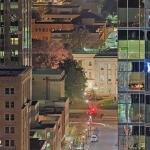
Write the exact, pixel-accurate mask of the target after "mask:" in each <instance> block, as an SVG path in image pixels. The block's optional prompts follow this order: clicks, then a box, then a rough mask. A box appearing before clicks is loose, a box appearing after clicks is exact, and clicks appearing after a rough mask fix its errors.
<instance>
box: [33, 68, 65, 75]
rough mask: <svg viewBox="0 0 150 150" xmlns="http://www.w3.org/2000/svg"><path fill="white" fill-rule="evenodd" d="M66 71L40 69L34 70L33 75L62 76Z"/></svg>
mask: <svg viewBox="0 0 150 150" xmlns="http://www.w3.org/2000/svg"><path fill="white" fill-rule="evenodd" d="M63 71H64V70H63V69H60V68H58V69H52V68H40V69H33V74H51V75H55V74H57V75H58V74H61V73H62V72H63Z"/></svg>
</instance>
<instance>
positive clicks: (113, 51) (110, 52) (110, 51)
mask: <svg viewBox="0 0 150 150" xmlns="http://www.w3.org/2000/svg"><path fill="white" fill-rule="evenodd" d="M109 56H110V57H117V56H118V49H105V50H102V51H99V53H97V54H96V56H95V57H109Z"/></svg>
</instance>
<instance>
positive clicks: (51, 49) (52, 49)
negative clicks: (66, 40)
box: [32, 40, 72, 68]
mask: <svg viewBox="0 0 150 150" xmlns="http://www.w3.org/2000/svg"><path fill="white" fill-rule="evenodd" d="M32 51H33V53H32V60H33V61H32V62H33V67H36V68H41V67H45V68H47V67H52V68H58V67H59V66H60V64H62V63H63V62H64V60H66V59H72V53H71V50H70V48H69V47H68V45H67V44H63V43H60V42H52V43H51V44H50V45H49V44H48V43H47V41H44V40H33V42H32Z"/></svg>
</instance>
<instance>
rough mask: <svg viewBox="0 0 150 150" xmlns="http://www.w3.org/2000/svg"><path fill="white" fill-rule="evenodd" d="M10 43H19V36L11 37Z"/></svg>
mask: <svg viewBox="0 0 150 150" xmlns="http://www.w3.org/2000/svg"><path fill="white" fill-rule="evenodd" d="M10 43H11V44H12V45H18V44H19V38H10Z"/></svg>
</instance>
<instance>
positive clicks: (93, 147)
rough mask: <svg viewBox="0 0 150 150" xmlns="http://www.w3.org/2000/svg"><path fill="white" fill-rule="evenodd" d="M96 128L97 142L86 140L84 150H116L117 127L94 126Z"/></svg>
mask: <svg viewBox="0 0 150 150" xmlns="http://www.w3.org/2000/svg"><path fill="white" fill-rule="evenodd" d="M96 127H97V128H98V130H99V132H98V142H92V143H91V142H90V140H88V142H87V145H86V146H85V150H118V147H117V126H111V125H109V124H107V125H106V124H104V125H96Z"/></svg>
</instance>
